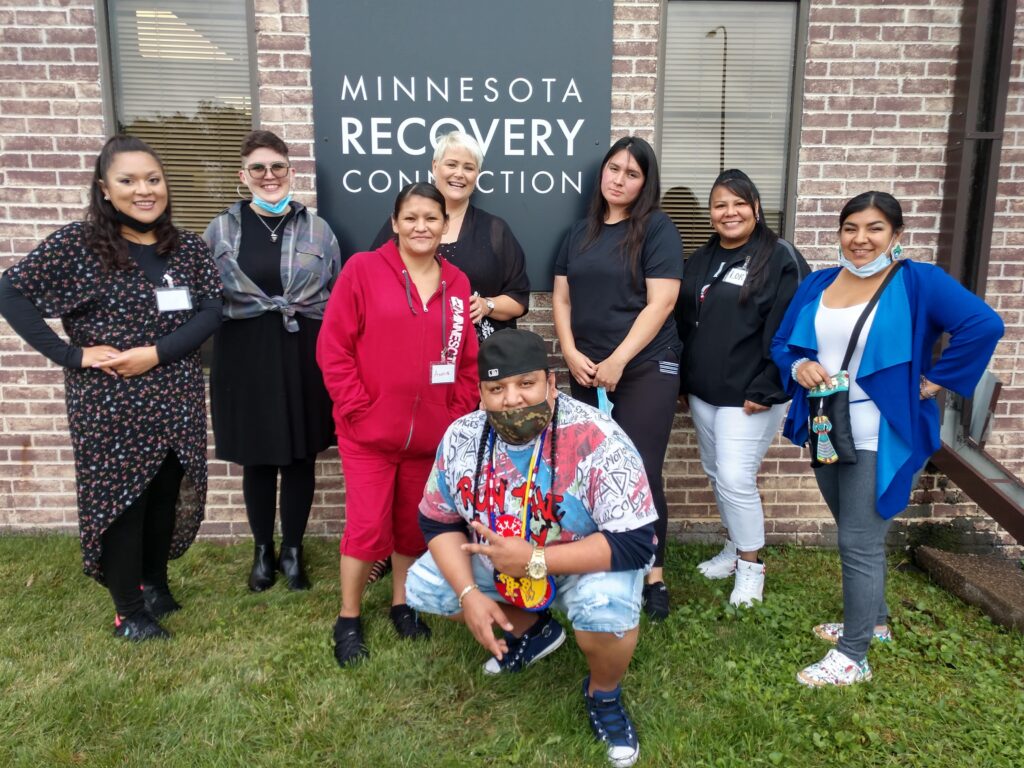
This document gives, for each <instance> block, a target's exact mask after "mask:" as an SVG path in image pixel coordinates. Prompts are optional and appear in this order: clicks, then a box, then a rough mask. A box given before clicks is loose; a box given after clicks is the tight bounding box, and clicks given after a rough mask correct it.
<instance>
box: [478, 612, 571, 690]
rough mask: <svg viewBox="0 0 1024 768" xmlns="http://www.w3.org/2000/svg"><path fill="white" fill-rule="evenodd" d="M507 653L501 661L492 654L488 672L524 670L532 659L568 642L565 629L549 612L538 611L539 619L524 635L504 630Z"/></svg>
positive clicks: (489, 673)
mask: <svg viewBox="0 0 1024 768" xmlns="http://www.w3.org/2000/svg"><path fill="white" fill-rule="evenodd" d="M505 642H506V643H507V644H508V652H507V653H505V655H504V656H502V657H501V659H500V660H499V659H498V657H497V656H492V657H491V658H490V660H489V661H488V662H487V663H486V664H484V674H485V675H500V674H502V673H503V672H521V671H522V670H524V669H526V668H527V667H528V666H530V665H531V664H533V662H535V661H538V660H539V659H543V658H544V657H545V656H547V655H548V654H550V653H554V652H555V651H557V650H558V649H559V648H560V647H561V645H562V643H564V642H565V630H564V629H562V625H561V624H559V623H558V622H557V621H556V620H555V617H554V616H552V615H551V612H550V611H542V612H541V613H538V614H537V621H536V622H534V624H533V625H532V626H531V627H530V628H529V629H527V630H526V631H525V632H523V635H522V637H515V636H514V635H512V634H511V633H509V632H506V633H505Z"/></svg>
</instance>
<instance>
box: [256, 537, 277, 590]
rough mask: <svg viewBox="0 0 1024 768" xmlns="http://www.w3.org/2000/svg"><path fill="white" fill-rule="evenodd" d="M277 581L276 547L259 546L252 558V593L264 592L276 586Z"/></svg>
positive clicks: (271, 545) (268, 545)
mask: <svg viewBox="0 0 1024 768" xmlns="http://www.w3.org/2000/svg"><path fill="white" fill-rule="evenodd" d="M276 579H277V573H276V571H275V569H274V545H273V544H257V545H256V550H255V552H254V553H253V557H252V570H251V571H250V572H249V589H250V590H251V591H252V592H262V591H263V590H265V589H270V588H271V587H272V586H274V581H275V580H276Z"/></svg>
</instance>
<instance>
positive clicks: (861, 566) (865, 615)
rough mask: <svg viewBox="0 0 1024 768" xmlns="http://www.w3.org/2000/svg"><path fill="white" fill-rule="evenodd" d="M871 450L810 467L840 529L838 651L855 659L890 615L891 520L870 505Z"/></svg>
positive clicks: (872, 501)
mask: <svg viewBox="0 0 1024 768" xmlns="http://www.w3.org/2000/svg"><path fill="white" fill-rule="evenodd" d="M876 459H877V454H876V453H875V452H874V451H857V463H856V464H830V465H828V466H824V467H818V468H817V469H815V470H814V476H815V479H817V481H818V488H820V489H821V495H822V496H824V497H825V503H826V504H828V508H829V510H830V511H831V512H832V517H834V518H835V519H836V526H837V528H838V529H839V559H840V562H841V563H842V566H843V636H842V637H841V638H840V640H839V651H840V652H841V653H844V654H846V655H847V656H849V657H850V658H851V659H853V660H854V661H861V660H863V659H864V657H866V656H867V655H868V645H870V644H871V632H872V630H873V629H874V627H875V625H876V624H879V625H881V624H885V623H887V622H888V620H889V609H888V606H886V604H885V570H886V562H885V535H886V532H887V531H888V530H889V524H890V523H891V522H892V521H891V520H886V519H884V518H883V517H882V516H881V515H879V514H878V512H877V510H876V509H875V461H876Z"/></svg>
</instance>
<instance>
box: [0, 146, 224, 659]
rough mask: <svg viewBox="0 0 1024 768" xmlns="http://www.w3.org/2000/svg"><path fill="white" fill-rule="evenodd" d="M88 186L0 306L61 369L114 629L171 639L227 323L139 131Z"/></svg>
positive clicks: (91, 549) (196, 245)
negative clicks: (80, 206) (217, 338)
mask: <svg viewBox="0 0 1024 768" xmlns="http://www.w3.org/2000/svg"><path fill="white" fill-rule="evenodd" d="M89 196H90V201H89V208H88V211H87V213H86V219H85V221H84V222H73V223H71V224H68V225H66V226H64V227H62V228H60V229H58V230H57V231H56V232H54V233H53V234H51V235H49V236H48V237H47V238H46V239H45V240H43V242H42V243H40V244H39V246H38V247H36V249H35V250H33V251H32V252H31V253H30V254H28V256H26V257H25V258H24V259H22V260H21V262H19V263H18V264H16V265H15V266H13V267H11V268H10V269H8V270H7V271H6V272H5V273H4V275H3V277H2V278H0V314H3V316H4V317H5V319H7V321H8V322H9V323H10V324H11V326H12V327H13V328H14V330H15V331H16V332H17V333H18V334H19V335H21V336H22V338H24V339H25V341H27V342H28V343H29V344H30V345H32V346H33V347H34V348H35V349H37V350H38V351H39V352H41V353H42V354H44V355H45V356H46V357H48V358H49V359H50V360H52V361H53V362H55V363H57V364H58V365H60V366H62V367H63V368H64V380H65V398H66V401H67V411H68V426H69V428H70V432H71V442H72V446H73V448H74V454H75V480H76V483H77V488H78V516H79V530H80V535H81V544H82V556H83V563H84V565H83V567H84V570H85V573H86V574H87V575H89V576H92V577H93V578H94V579H96V580H97V581H99V582H100V583H101V584H104V585H105V586H106V587H107V589H108V590H109V591H110V594H111V597H112V598H113V601H114V606H115V609H116V615H115V622H114V624H115V626H114V634H115V635H116V636H119V637H123V638H126V639H129V640H146V639H150V638H155V637H166V636H167V632H166V630H165V629H164V628H163V627H162V626H161V625H160V623H159V621H158V618H159V617H161V616H163V615H165V614H167V613H170V612H171V611H174V610H177V609H178V608H180V607H181V606H180V605H178V603H177V602H176V601H175V599H174V597H173V596H172V595H171V593H170V590H169V588H168V582H167V561H168V560H169V559H173V558H176V557H179V556H181V554H182V553H184V552H185V550H186V549H188V547H189V545H190V544H191V543H192V541H193V539H194V538H195V536H196V532H197V531H198V530H199V524H200V522H201V520H202V517H203V510H204V507H205V503H206V406H205V399H204V387H203V372H202V369H201V367H200V363H199V352H198V350H199V346H200V345H201V344H202V343H203V341H204V340H205V339H206V338H207V337H208V336H209V335H210V334H211V333H212V332H213V331H214V329H215V328H216V327H217V325H218V324H219V322H220V313H221V298H220V293H221V283H220V278H219V276H218V273H217V268H216V266H215V265H214V263H213V260H212V258H211V257H210V252H209V250H208V249H207V247H206V245H205V244H204V243H203V241H202V240H201V239H200V238H199V237H198V236H197V235H194V234H193V233H191V232H185V231H182V230H179V229H177V228H176V227H175V226H174V225H173V224H172V223H171V202H170V195H169V192H168V190H167V184H166V181H165V177H164V171H163V166H162V164H161V162H160V159H159V158H158V157H157V155H156V153H154V152H153V150H152V149H150V148H149V147H148V146H147V145H146V144H145V143H143V142H142V141H139V140H138V139H135V138H133V137H130V136H114V137H113V138H111V139H110V140H109V141H107V143H106V144H105V145H104V147H103V150H102V151H101V152H100V155H99V157H98V158H97V161H96V168H95V172H94V174H93V179H92V183H91V185H90V190H89ZM44 318H60V319H61V322H62V324H63V327H64V331H65V333H66V335H67V339H68V341H64V340H63V339H62V338H60V337H59V336H58V335H57V334H56V333H55V332H54V331H53V330H52V329H51V328H50V327H49V326H48V325H46V323H45V322H44Z"/></svg>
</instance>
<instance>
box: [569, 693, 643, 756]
mask: <svg viewBox="0 0 1024 768" xmlns="http://www.w3.org/2000/svg"><path fill="white" fill-rule="evenodd" d="M589 688H590V676H589V675H588V676H587V678H586V679H585V680H584V681H583V700H584V702H585V703H586V705H587V716H588V717H589V718H590V728H591V730H592V731H593V732H594V736H596V737H597V740H598V741H603V742H604V743H605V744H606V745H607V747H608V762H610V763H611V764H612V765H614V766H615V768H629V766H631V765H633V763H635V762H636V761H637V759H638V758H639V757H640V741H639V739H637V737H636V730H635V729H634V728H633V721H632V720H630V719H629V713H628V712H627V711H626V708H625V707H623V706H622V686H616V687H615V690H614V691H594V695H593V696H591V695H590V693H589V692H588V691H589Z"/></svg>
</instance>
